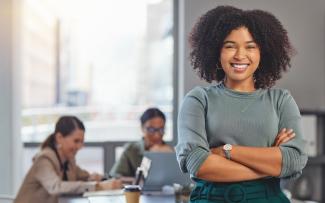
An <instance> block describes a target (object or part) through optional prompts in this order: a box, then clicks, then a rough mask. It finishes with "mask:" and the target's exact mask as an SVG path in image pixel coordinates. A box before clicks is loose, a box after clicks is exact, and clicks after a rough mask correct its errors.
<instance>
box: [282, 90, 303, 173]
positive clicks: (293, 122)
mask: <svg viewBox="0 0 325 203" xmlns="http://www.w3.org/2000/svg"><path fill="white" fill-rule="evenodd" d="M279 112H280V115H279V117H280V121H279V129H282V128H287V129H290V128H291V129H293V131H294V132H295V134H296V136H295V138H294V139H292V140H291V141H289V142H287V143H284V144H282V145H281V146H280V149H281V153H282V170H281V174H280V177H283V178H285V177H296V176H297V175H299V174H301V171H302V169H303V168H304V167H305V165H306V163H307V159H308V156H307V155H306V153H305V151H304V150H305V149H304V147H305V141H304V139H303V135H302V129H301V116H300V112H299V109H298V106H297V104H296V102H295V101H294V99H293V98H292V96H291V95H290V94H289V92H288V91H284V92H283V97H282V98H281V99H280V104H279Z"/></svg>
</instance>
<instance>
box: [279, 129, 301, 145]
mask: <svg viewBox="0 0 325 203" xmlns="http://www.w3.org/2000/svg"><path fill="white" fill-rule="evenodd" d="M295 135H296V134H295V133H294V132H293V130H292V129H286V128H283V129H282V130H281V131H280V132H279V134H278V135H277V136H276V138H275V140H274V143H273V146H276V147H278V146H280V145H281V144H283V143H286V142H288V141H290V140H291V139H293V138H294V137H295Z"/></svg>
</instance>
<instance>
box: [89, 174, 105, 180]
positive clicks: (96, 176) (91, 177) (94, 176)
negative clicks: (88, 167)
mask: <svg viewBox="0 0 325 203" xmlns="http://www.w3.org/2000/svg"><path fill="white" fill-rule="evenodd" d="M103 177H104V176H103V175H101V174H99V173H91V174H90V175H89V177H88V181H101V180H102V179H103Z"/></svg>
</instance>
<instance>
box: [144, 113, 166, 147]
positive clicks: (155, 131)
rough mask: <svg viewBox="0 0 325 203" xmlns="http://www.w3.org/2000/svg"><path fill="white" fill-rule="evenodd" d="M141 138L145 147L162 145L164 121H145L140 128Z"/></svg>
mask: <svg viewBox="0 0 325 203" xmlns="http://www.w3.org/2000/svg"><path fill="white" fill-rule="evenodd" d="M142 132H143V138H144V142H145V145H146V147H148V148H150V147H152V146H153V145H156V144H162V142H163V141H162V137H163V135H164V132H165V121H164V120H163V119H162V118H160V117H154V118H152V119H150V120H147V121H146V122H145V123H144V124H143V126H142Z"/></svg>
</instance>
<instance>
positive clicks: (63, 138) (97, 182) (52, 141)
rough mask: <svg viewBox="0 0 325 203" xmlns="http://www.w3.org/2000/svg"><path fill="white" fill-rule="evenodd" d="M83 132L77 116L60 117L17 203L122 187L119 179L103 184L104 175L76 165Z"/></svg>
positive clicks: (52, 200) (53, 200)
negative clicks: (91, 172)
mask: <svg viewBox="0 0 325 203" xmlns="http://www.w3.org/2000/svg"><path fill="white" fill-rule="evenodd" d="M84 133H85V127H84V125H83V123H82V122H81V121H80V120H79V119H78V118H77V117H74V116H63V117H61V118H60V119H59V120H58V122H57V123H56V126H55V131H54V133H52V134H51V135H49V136H48V137H47V139H46V140H45V141H44V142H43V144H42V145H41V151H40V152H39V153H38V154H37V155H36V156H35V157H34V159H33V165H32V167H31V168H30V170H29V171H28V173H27V175H26V177H25V180H24V181H23V183H22V185H21V187H20V190H19V192H18V195H17V197H16V200H15V201H14V202H15V203H34V202H47V203H56V202H58V196H59V195H61V194H81V193H83V192H86V191H95V190H109V189H117V188H121V187H122V184H121V181H120V180H107V181H101V179H102V176H101V175H99V174H89V173H88V172H87V171H85V170H83V169H81V168H79V166H78V165H77V164H76V162H75V156H76V154H77V152H78V151H79V149H80V148H81V147H82V146H83V144H84Z"/></svg>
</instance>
